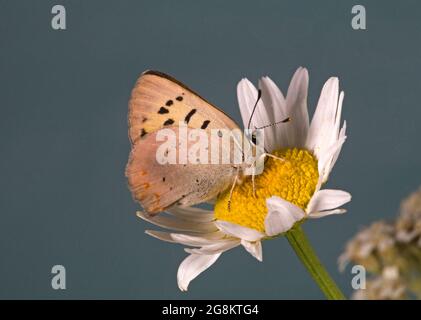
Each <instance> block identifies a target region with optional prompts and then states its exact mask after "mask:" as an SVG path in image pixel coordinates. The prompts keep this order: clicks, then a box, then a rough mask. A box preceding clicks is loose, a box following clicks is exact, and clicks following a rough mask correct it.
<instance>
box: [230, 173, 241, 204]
mask: <svg viewBox="0 0 421 320" xmlns="http://www.w3.org/2000/svg"><path fill="white" fill-rule="evenodd" d="M239 176H240V167H238V168H237V174H236V175H235V177H234V182H233V184H232V186H231V190H230V196H229V198H228V211H231V198H232V194H233V192H234V188H235V185H236V184H237V181H238V177H239Z"/></svg>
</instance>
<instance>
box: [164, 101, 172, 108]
mask: <svg viewBox="0 0 421 320" xmlns="http://www.w3.org/2000/svg"><path fill="white" fill-rule="evenodd" d="M173 104H174V102H173V101H172V100H168V101H167V102H166V103H165V105H166V106H167V107H169V106H172V105H173Z"/></svg>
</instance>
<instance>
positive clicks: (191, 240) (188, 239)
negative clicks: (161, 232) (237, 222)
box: [170, 232, 225, 247]
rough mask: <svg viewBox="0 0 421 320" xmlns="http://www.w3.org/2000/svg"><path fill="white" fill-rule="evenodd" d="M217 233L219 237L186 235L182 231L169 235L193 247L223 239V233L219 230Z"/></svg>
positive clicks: (178, 241) (176, 240) (174, 239)
mask: <svg viewBox="0 0 421 320" xmlns="http://www.w3.org/2000/svg"><path fill="white" fill-rule="evenodd" d="M219 234H220V238H219V239H215V238H208V237H202V236H201V235H200V236H192V235H187V234H182V233H171V235H170V237H171V239H172V240H173V241H175V242H177V243H181V244H183V245H185V246H193V247H194V246H204V245H208V244H213V243H219V242H221V241H225V240H223V233H222V232H219Z"/></svg>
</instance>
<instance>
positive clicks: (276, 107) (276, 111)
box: [259, 77, 292, 152]
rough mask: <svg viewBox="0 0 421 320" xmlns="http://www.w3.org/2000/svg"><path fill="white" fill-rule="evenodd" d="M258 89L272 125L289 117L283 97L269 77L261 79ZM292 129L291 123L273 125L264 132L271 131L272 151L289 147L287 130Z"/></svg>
mask: <svg viewBox="0 0 421 320" xmlns="http://www.w3.org/2000/svg"><path fill="white" fill-rule="evenodd" d="M259 87H260V89H261V90H262V101H263V103H264V105H265V107H266V110H267V112H271V113H272V114H271V118H272V119H273V121H272V123H275V122H278V121H282V120H284V119H286V118H288V117H289V116H290V114H289V113H288V112H287V108H286V102H285V98H284V95H283V94H282V92H281V90H280V89H279V88H278V87H277V86H276V84H275V83H274V82H273V81H272V79H270V78H269V77H263V78H261V79H260V80H259ZM291 128H292V124H291V122H288V123H281V124H278V125H273V126H271V127H270V128H267V129H265V130H269V129H272V131H273V134H274V139H275V140H274V142H273V149H268V151H269V152H271V151H272V150H277V149H280V148H281V147H286V146H289V145H290V143H289V136H290V135H292V133H291V134H290V133H289V130H290V129H291Z"/></svg>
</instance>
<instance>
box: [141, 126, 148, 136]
mask: <svg viewBox="0 0 421 320" xmlns="http://www.w3.org/2000/svg"><path fill="white" fill-rule="evenodd" d="M146 134H147V132H146V130H145V129H143V128H142V131H140V137H141V138H142V137H143V136H145V135H146Z"/></svg>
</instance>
